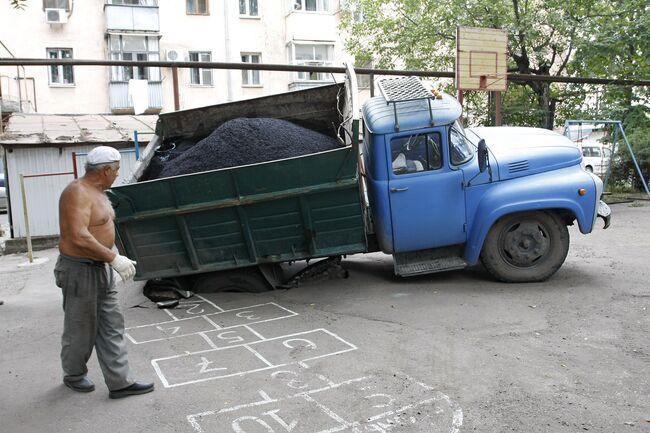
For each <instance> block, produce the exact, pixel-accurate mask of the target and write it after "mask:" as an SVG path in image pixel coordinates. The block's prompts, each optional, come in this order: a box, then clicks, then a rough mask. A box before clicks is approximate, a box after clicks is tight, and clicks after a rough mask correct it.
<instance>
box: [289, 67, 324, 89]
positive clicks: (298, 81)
mask: <svg viewBox="0 0 650 433" xmlns="http://www.w3.org/2000/svg"><path fill="white" fill-rule="evenodd" d="M291 63H292V64H293V65H299V66H310V65H311V66H332V65H333V62H328V61H300V60H298V61H293V62H291ZM334 82H335V80H334V78H333V77H332V74H329V73H325V72H292V73H291V80H290V82H289V90H302V89H309V88H311V87H318V86H324V85H327V84H332V83H334Z"/></svg>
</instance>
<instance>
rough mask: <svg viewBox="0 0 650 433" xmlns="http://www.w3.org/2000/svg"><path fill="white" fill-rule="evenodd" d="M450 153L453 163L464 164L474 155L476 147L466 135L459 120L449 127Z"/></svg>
mask: <svg viewBox="0 0 650 433" xmlns="http://www.w3.org/2000/svg"><path fill="white" fill-rule="evenodd" d="M449 153H450V154H451V163H452V164H453V165H460V164H463V163H465V162H467V161H469V160H470V159H472V156H473V155H474V147H473V146H472V144H471V143H470V142H469V140H468V139H467V138H466V137H465V131H464V130H463V126H462V125H461V124H460V123H459V122H458V121H456V122H455V123H454V124H453V125H452V126H451V128H449Z"/></svg>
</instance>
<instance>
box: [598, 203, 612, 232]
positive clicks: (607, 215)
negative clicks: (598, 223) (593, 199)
mask: <svg viewBox="0 0 650 433" xmlns="http://www.w3.org/2000/svg"><path fill="white" fill-rule="evenodd" d="M598 218H602V219H603V221H604V222H605V226H604V227H603V230H604V229H606V228H607V227H609V224H610V222H611V219H612V210H611V209H610V208H609V206H607V203H605V202H604V201H602V200H600V203H598Z"/></svg>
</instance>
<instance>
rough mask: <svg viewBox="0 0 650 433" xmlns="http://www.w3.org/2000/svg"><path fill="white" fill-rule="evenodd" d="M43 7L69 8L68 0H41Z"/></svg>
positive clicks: (67, 9)
mask: <svg viewBox="0 0 650 433" xmlns="http://www.w3.org/2000/svg"><path fill="white" fill-rule="evenodd" d="M43 9H65V10H66V11H69V10H70V2H69V1H68V0H43Z"/></svg>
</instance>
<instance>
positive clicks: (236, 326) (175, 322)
mask: <svg viewBox="0 0 650 433" xmlns="http://www.w3.org/2000/svg"><path fill="white" fill-rule="evenodd" d="M267 305H273V306H275V307H278V308H280V309H282V310H284V311H286V312H287V313H289V314H287V315H283V316H278V317H273V318H271V319H265V320H258V321H251V322H248V323H242V324H240V325H231V326H224V327H222V326H219V325H218V324H216V323H214V322H213V321H212V320H211V319H210V317H209V316H217V315H219V314H224V313H230V312H233V311H246V310H249V309H251V308H257V307H264V306H267ZM295 316H298V313H296V312H294V311H291V310H289V309H288V308H285V307H283V306H281V305H278V304H276V303H275V302H268V303H265V304H257V305H252V306H249V307H243V308H233V309H232V310H222V311H218V312H216V313H209V314H203V315H200V316H195V317H186V318H183V319H178V318H176V320H168V321H165V322H158V323H149V324H146V325H138V326H132V327H129V328H126V331H127V332H126V337H127V338H128V339H129V340H130V341H131V342H132V343H133V344H144V343H151V342H154V341H164V340H170V339H172V338H180V337H187V336H189V335H195V334H198V333H200V332H189V333H186V334H179V335H174V336H171V337H163V338H154V339H153V340H144V341H136V340H135V338H133V337H132V336H131V335H130V334H129V333H128V331H129V330H131V329H139V328H151V327H153V326H162V325H174V324H178V323H179V322H183V321H188V320H196V319H199V318H202V319H204V320H205V321H207V322H208V323H210V324H211V325H212V326H214V327H215V329H214V331H218V330H228V329H233V328H240V327H246V326H248V325H255V324H259V323H266V322H272V321H275V320H281V319H288V318H290V317H295ZM209 331H213V330H212V329H211V330H209ZM201 332H208V331H201Z"/></svg>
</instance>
